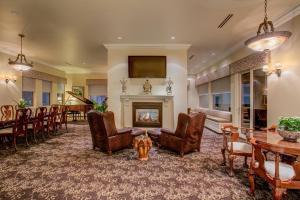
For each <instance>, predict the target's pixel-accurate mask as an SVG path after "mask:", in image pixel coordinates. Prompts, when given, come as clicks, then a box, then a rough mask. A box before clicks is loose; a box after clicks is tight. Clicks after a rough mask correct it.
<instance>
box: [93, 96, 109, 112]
mask: <svg viewBox="0 0 300 200" xmlns="http://www.w3.org/2000/svg"><path fill="white" fill-rule="evenodd" d="M106 101H107V98H106V99H105V100H104V101H103V102H102V103H97V102H96V101H93V105H94V109H95V110H97V111H99V112H106V110H107V107H108V106H107V103H106Z"/></svg>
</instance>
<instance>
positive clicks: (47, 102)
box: [43, 92, 50, 106]
mask: <svg viewBox="0 0 300 200" xmlns="http://www.w3.org/2000/svg"><path fill="white" fill-rule="evenodd" d="M49 105H50V92H43V106H49Z"/></svg>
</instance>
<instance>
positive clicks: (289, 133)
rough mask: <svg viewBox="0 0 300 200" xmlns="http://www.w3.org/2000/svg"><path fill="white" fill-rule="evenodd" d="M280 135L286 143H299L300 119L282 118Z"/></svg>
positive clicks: (279, 129) (280, 120)
mask: <svg viewBox="0 0 300 200" xmlns="http://www.w3.org/2000/svg"><path fill="white" fill-rule="evenodd" d="M278 134H279V135H280V136H281V137H283V139H284V140H286V141H290V142H297V140H298V138H299V137H300V117H281V118H280V119H279V128H278Z"/></svg>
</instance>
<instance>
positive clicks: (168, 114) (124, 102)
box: [120, 94, 174, 129]
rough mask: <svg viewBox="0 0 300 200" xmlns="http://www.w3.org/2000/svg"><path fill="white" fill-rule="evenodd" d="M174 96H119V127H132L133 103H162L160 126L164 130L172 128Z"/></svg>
mask: <svg viewBox="0 0 300 200" xmlns="http://www.w3.org/2000/svg"><path fill="white" fill-rule="evenodd" d="M173 99H174V96H171V95H143V94H137V95H132V94H129V95H120V101H121V125H122V127H132V126H133V120H132V119H133V117H132V104H133V102H162V103H163V104H162V105H163V106H162V114H163V117H162V125H163V127H165V128H171V129H173V128H174V102H173Z"/></svg>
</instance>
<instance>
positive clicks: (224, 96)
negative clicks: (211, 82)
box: [213, 93, 231, 111]
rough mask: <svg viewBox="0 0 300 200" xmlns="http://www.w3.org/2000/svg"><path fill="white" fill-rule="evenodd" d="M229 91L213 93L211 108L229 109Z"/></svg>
mask: <svg viewBox="0 0 300 200" xmlns="http://www.w3.org/2000/svg"><path fill="white" fill-rule="evenodd" d="M230 96H231V94H230V93H220V94H213V109H214V110H223V111H230Z"/></svg>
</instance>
